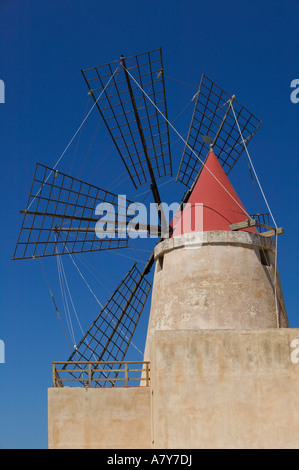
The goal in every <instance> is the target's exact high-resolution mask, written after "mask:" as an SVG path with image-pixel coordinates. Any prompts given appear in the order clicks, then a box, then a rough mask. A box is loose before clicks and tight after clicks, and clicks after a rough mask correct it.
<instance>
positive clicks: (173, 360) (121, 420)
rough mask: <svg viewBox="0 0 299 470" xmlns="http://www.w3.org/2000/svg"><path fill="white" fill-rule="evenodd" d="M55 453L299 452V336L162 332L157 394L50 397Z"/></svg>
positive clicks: (154, 382)
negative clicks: (70, 450) (147, 450)
mask: <svg viewBox="0 0 299 470" xmlns="http://www.w3.org/2000/svg"><path fill="white" fill-rule="evenodd" d="M293 340H298V341H297V344H295V343H294V344H293V346H294V347H292V345H291V343H292V341H293ZM295 347H297V348H298V350H297V351H296V348H295ZM291 357H292V358H293V361H294V362H292V360H291ZM297 360H298V362H296V361H297ZM49 447H50V448H104V449H117V448H131V449H134V448H135V449H141V448H160V449H177V448H179V449H192V448H261V449H263V448H299V329H289V328H286V329H275V328H274V329H257V330H224V329H221V330H198V331H195V330H193V331H192V330H181V331H157V332H155V334H154V341H153V349H152V354H151V387H150V388H146V387H132V388H131V387H130V388H101V389H99V388H89V389H84V388H81V387H80V388H79V387H78V388H77V387H76V388H71V387H65V388H55V389H54V388H51V389H49Z"/></svg>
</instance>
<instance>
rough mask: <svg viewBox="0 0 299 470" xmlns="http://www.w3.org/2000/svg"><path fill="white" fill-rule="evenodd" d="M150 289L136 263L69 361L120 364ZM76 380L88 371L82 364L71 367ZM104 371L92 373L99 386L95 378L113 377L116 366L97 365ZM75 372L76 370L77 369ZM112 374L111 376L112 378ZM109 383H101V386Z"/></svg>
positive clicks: (98, 383)
mask: <svg viewBox="0 0 299 470" xmlns="http://www.w3.org/2000/svg"><path fill="white" fill-rule="evenodd" d="M150 289H151V283H149V282H148V281H147V280H146V279H145V277H144V273H140V271H139V270H138V268H137V267H136V263H135V264H134V265H133V266H132V268H131V269H130V271H129V272H128V273H127V275H126V276H125V277H124V279H123V280H122V281H121V283H120V284H119V286H118V288H117V289H116V290H115V292H114V293H113V294H112V296H111V297H110V299H109V300H108V302H107V303H106V305H105V306H104V307H103V309H102V310H101V312H100V313H99V315H98V317H97V318H96V319H95V321H94V322H93V324H92V325H91V327H90V328H89V330H88V331H87V332H86V334H85V335H84V336H83V338H82V339H81V341H80V343H79V344H78V345H77V347H76V348H75V349H74V351H73V353H72V354H71V356H70V358H69V359H68V362H69V361H76V362H80V361H88V362H89V361H107V362H108V361H122V360H123V359H124V357H125V355H126V353H127V350H128V347H129V345H130V343H131V339H132V336H133V334H134V332H135V329H136V327H137V324H138V321H139V318H140V315H141V313H142V311H143V308H144V305H145V303H146V300H147V298H148V295H149V292H150ZM64 368H65V369H66V370H67V369H68V368H71V369H72V370H73V372H71V373H72V375H73V376H74V377H75V378H80V377H81V371H82V370H83V369H86V368H87V365H84V364H82V365H81V364H80V365H79V364H74V363H73V364H70V365H66V366H65V367H64ZM99 368H102V369H105V372H100V371H97V372H94V375H93V380H94V381H95V383H96V384H97V385H98V386H101V384H102V382H101V381H100V380H98V381H96V380H95V379H101V378H105V379H107V378H109V377H115V376H116V375H117V372H112V371H113V369H115V368H116V369H118V368H119V365H115V366H114V365H112V364H105V365H103V366H99ZM76 369H78V371H77V370H76ZM111 374H112V375H111ZM107 384H108V385H109V382H106V380H105V381H103V386H105V385H107Z"/></svg>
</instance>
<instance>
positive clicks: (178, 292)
mask: <svg viewBox="0 0 299 470" xmlns="http://www.w3.org/2000/svg"><path fill="white" fill-rule="evenodd" d="M274 250H275V243H274V242H273V240H271V239H269V238H266V237H262V236H260V235H259V234H254V233H248V232H225V231H213V232H199V233H190V234H186V235H184V236H181V237H176V238H170V239H167V240H164V241H162V242H161V243H159V244H158V245H157V246H156V248H155V259H156V260H157V262H156V271H155V277H154V284H153V291H152V304H151V313H150V319H149V326H148V333H147V340H146V348H145V354H144V359H145V360H148V358H149V356H150V343H151V338H152V334H153V332H154V331H156V330H186V329H190V330H196V329H210V328H215V329H220V328H223V329H228V328H232V329H242V328H243V329H247V328H252V329H257V328H276V327H277V315H276V305H275V295H274V279H275V262H274V261H275V252H274ZM261 252H263V253H266V256H267V260H268V261H269V266H266V265H264V264H262V262H261ZM162 258H163V264H162V263H160V261H159V260H161V259H162ZM161 265H162V266H161ZM161 267H162V269H161ZM276 277H277V299H278V312H279V323H280V326H281V327H283V328H286V327H288V320H287V314H286V309H285V304H284V299H283V293H282V289H281V284H280V280H279V274H278V271H277V272H276Z"/></svg>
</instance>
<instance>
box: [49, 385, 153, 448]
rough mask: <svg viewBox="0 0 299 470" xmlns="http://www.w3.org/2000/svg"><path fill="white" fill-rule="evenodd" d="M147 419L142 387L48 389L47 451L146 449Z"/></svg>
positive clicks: (148, 441)
mask: <svg viewBox="0 0 299 470" xmlns="http://www.w3.org/2000/svg"><path fill="white" fill-rule="evenodd" d="M150 416H151V415H150V389H149V388H146V387H140V388H139V387H130V388H117V387H115V388H109V389H108V388H83V387H64V388H49V390H48V441H49V448H50V449H132V448H138V449H142V448H149V447H151V418H150Z"/></svg>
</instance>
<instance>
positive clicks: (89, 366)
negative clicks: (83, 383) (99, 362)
mask: <svg viewBox="0 0 299 470" xmlns="http://www.w3.org/2000/svg"><path fill="white" fill-rule="evenodd" d="M87 386H88V387H91V363H89V364H88V380H87Z"/></svg>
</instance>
